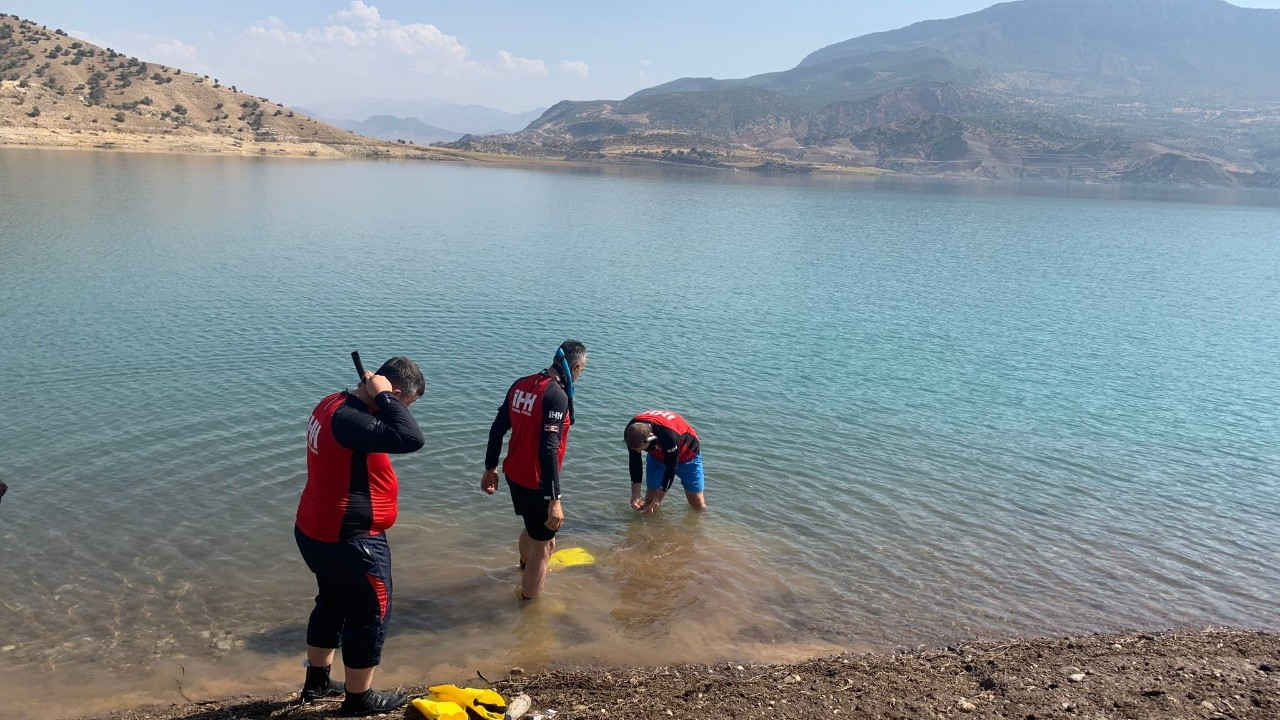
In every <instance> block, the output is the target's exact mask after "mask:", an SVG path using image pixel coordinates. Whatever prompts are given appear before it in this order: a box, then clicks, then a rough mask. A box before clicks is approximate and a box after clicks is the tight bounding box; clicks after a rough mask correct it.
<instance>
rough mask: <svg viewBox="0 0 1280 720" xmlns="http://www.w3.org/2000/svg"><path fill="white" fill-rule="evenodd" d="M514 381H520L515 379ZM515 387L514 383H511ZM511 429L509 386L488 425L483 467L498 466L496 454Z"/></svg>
mask: <svg viewBox="0 0 1280 720" xmlns="http://www.w3.org/2000/svg"><path fill="white" fill-rule="evenodd" d="M516 382H520V381H519V380H517V381H516ZM511 387H515V383H512V384H511ZM510 429H511V388H507V394H506V395H503V396H502V404H501V405H499V406H498V414H497V415H495V416H494V418H493V424H492V425H490V426H489V445H488V447H486V448H485V451H484V469H485V470H493V469H495V468H497V467H498V456H499V455H501V454H502V438H504V437H506V435H507V431H508V430H510Z"/></svg>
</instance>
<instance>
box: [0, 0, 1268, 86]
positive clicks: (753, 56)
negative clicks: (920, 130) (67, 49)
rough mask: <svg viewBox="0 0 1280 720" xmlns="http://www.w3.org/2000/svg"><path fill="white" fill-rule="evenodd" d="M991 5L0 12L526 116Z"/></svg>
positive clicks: (4, 5) (166, 58)
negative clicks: (566, 103)
mask: <svg viewBox="0 0 1280 720" xmlns="http://www.w3.org/2000/svg"><path fill="white" fill-rule="evenodd" d="M991 4H992V2H991V0H921V1H918V2H898V3H892V2H890V3H886V2H883V1H882V0H849V1H846V2H831V1H829V0H828V1H820V0H790V1H789V2H768V3H765V2H752V1H750V0H747V1H742V2H728V1H725V0H706V1H704V2H690V0H683V1H679V2H677V1H674V0H658V1H655V2H645V3H621V2H608V1H607V0H606V1H600V0H597V1H596V2H587V1H586V0H563V1H560V2H554V1H553V2H547V3H531V2H517V1H516V0H454V1H453V2H425V1H420V2H414V1H412V0H305V1H304V0H283V1H273V0H266V1H257V2H251V1H249V0H205V1H203V2H175V1H174V0H164V1H160V0H126V2H121V3H101V2H87V1H82V2H70V1H67V0H0V12H7V13H12V14H17V15H20V16H22V17H24V18H28V19H31V20H34V21H36V22H39V23H41V24H45V25H48V26H50V27H56V28H62V29H63V30H66V31H68V32H71V33H73V34H78V35H80V36H81V37H84V38H86V39H88V40H90V41H92V42H95V43H98V44H103V45H108V46H111V47H113V48H115V49H116V50H119V51H121V52H125V53H127V54H130V55H136V56H138V57H141V58H142V59H144V60H151V61H155V62H162V63H166V64H169V65H175V66H178V67H181V68H184V69H187V70H191V71H194V72H199V73H202V74H204V73H208V74H210V75H212V76H214V77H217V78H219V79H220V80H222V81H223V82H224V83H226V84H235V85H238V86H240V87H241V88H242V89H245V90H248V91H250V92H252V93H255V94H258V95H266V96H268V97H270V98H272V99H273V100H278V101H281V102H284V103H286V104H291V105H305V104H307V103H308V102H319V101H326V100H334V99H341V98H357V97H380V98H398V99H423V98H441V99H446V100H451V101H455V102H464V103H477V104H481V105H488V106H490V107H497V108H501V109H503V110H508V111H513V112H514V111H522V110H528V109H531V108H533V107H538V106H548V105H551V104H553V103H555V102H557V101H559V100H563V99H571V100H591V99H602V98H610V99H616V98H622V97H625V96H627V95H629V94H631V93H633V92H635V91H636V90H639V89H641V88H644V87H648V86H651V85H656V84H658V83H661V82H666V81H668V80H673V79H675V78H678V77H685V76H693V77H703V76H711V77H719V78H733V77H746V76H748V75H754V74H757V73H762V72H772V71H776V70H785V69H788V68H790V67H794V66H795V64H796V63H797V62H799V61H800V59H801V58H803V57H804V56H805V55H807V54H808V53H810V52H812V51H814V50H817V49H818V48H820V47H823V46H825V45H830V44H831V43H835V42H840V41H841V40H847V39H849V38H852V37H857V36H859V35H864V34H866V33H870V32H878V31H881V30H892V29H894V28H898V27H902V26H904V25H909V24H911V23H913V22H917V21H920V20H928V19H934V18H943V17H953V16H955V15H963V14H965V13H969V12H974V11H977V10H981V9H982V8H984V7H987V6H988V5H991ZM1237 4H1241V5H1246V6H1248V7H1268V8H1280V0H1246V1H1245V2H1241V3H1237Z"/></svg>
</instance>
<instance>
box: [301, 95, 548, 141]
mask: <svg viewBox="0 0 1280 720" xmlns="http://www.w3.org/2000/svg"><path fill="white" fill-rule="evenodd" d="M303 104H304V105H305V106H306V107H305V108H303V107H295V108H294V109H295V110H298V111H300V112H304V113H305V114H307V115H311V116H313V117H317V118H323V119H324V120H326V121H328V122H331V123H333V124H335V125H338V126H339V127H348V126H349V125H353V124H357V123H361V122H367V121H368V120H369V119H371V118H373V117H375V116H385V117H397V118H401V119H404V120H417V121H419V122H421V123H423V124H424V125H430V126H433V127H435V128H436V129H437V130H439V131H440V132H443V133H456V134H457V135H459V136H461V135H466V134H468V133H470V134H474V135H492V134H495V133H511V132H516V131H518V130H523V129H524V128H525V127H527V126H528V125H529V123H531V122H533V121H534V120H537V119H538V117H539V116H541V115H542V113H544V112H546V108H545V107H541V108H535V109H533V110H528V111H526V112H520V113H510V112H506V111H504V110H498V109H497V108H491V107H485V106H483V105H464V104H460V103H453V102H449V101H448V100H438V99H422V100H393V99H388V98H354V99H341V100H325V101H315V102H308V103H303ZM360 118H365V120H361V119H360ZM348 129H353V128H348Z"/></svg>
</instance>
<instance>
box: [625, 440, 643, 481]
mask: <svg viewBox="0 0 1280 720" xmlns="http://www.w3.org/2000/svg"><path fill="white" fill-rule="evenodd" d="M627 469H628V470H630V471H631V484H632V485H639V484H640V483H641V481H643V480H644V459H643V458H641V457H640V453H638V452H636V451H635V450H632V449H631V448H627Z"/></svg>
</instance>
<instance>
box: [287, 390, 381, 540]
mask: <svg viewBox="0 0 1280 720" xmlns="http://www.w3.org/2000/svg"><path fill="white" fill-rule="evenodd" d="M348 397H350V396H348V395H347V394H345V393H334V394H332V395H330V396H329V397H327V398H325V399H324V400H321V401H320V404H319V405H317V406H316V409H315V410H313V411H312V412H311V423H310V425H309V427H308V429H307V486H306V487H305V488H304V489H303V490H302V500H301V501H299V503H298V516H297V523H298V529H300V530H302V532H303V534H305V535H306V536H307V537H309V538H312V539H315V540H319V541H321V542H340V541H344V540H349V539H351V538H353V537H358V536H360V535H363V534H377V533H380V532H382V531H384V530H386V529H387V528H389V527H391V526H392V525H394V524H395V522H396V494H397V492H398V491H399V482H398V481H397V480H396V471H395V470H393V469H392V468H391V458H389V457H388V456H387V454H386V453H372V452H363V451H355V450H351V449H349V448H345V447H343V446H342V445H340V444H338V441H337V440H336V439H335V438H334V437H333V426H332V423H333V413H334V412H335V411H336V410H337V409H338V408H339V407H341V406H342V404H343V403H344V402H346V400H347V398H348Z"/></svg>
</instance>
